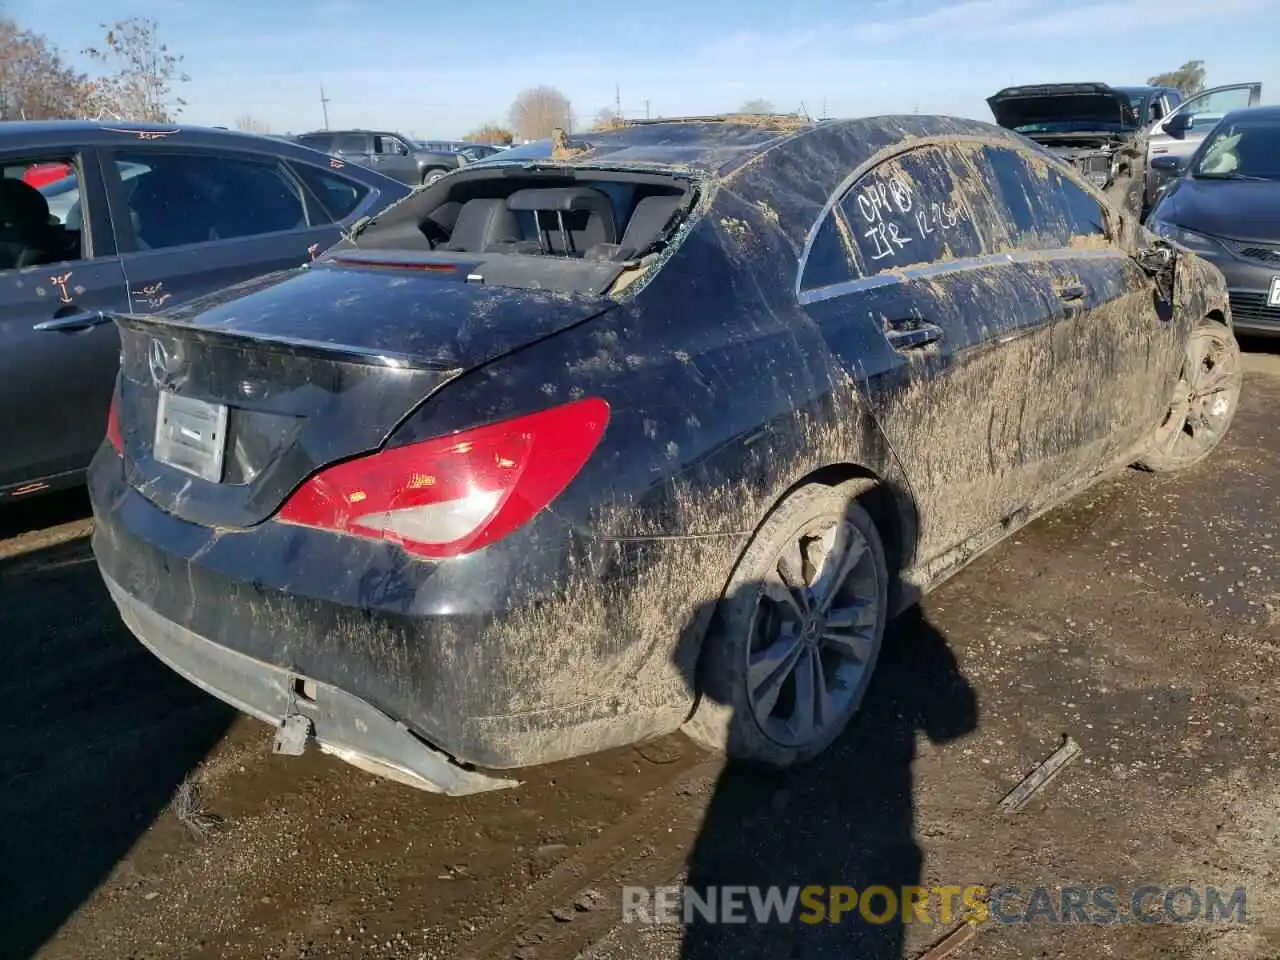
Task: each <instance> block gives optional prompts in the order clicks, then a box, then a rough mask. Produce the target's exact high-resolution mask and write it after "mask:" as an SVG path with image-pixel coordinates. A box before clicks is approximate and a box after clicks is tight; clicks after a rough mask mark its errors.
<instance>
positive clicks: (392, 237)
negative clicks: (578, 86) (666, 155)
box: [344, 152, 695, 293]
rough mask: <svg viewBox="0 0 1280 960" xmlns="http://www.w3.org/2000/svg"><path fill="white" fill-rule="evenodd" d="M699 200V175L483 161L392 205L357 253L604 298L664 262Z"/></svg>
mask: <svg viewBox="0 0 1280 960" xmlns="http://www.w3.org/2000/svg"><path fill="white" fill-rule="evenodd" d="M504 154H505V152H504ZM504 167H505V165H504ZM694 196H695V190H694V187H693V184H692V182H691V181H690V180H689V179H687V178H683V179H682V178H679V177H676V176H668V175H663V174H658V173H648V172H645V173H626V172H618V171H604V170H592V169H589V168H548V169H541V170H528V171H512V170H510V169H509V168H505V169H502V170H501V171H499V170H496V169H490V170H485V169H483V168H482V166H481V165H479V164H477V165H475V166H473V167H468V168H467V170H466V171H465V172H459V173H457V174H454V175H451V176H450V177H448V178H447V179H446V180H443V181H441V182H440V183H439V184H438V185H437V186H435V187H432V188H428V189H425V190H421V191H419V192H418V193H416V194H414V195H413V196H411V197H410V198H408V199H406V200H405V201H403V202H402V203H399V204H397V205H395V206H393V207H392V208H390V209H389V210H388V211H386V212H385V213H383V214H382V215H381V216H379V217H378V218H377V219H376V220H374V221H373V223H372V224H371V225H370V226H369V227H367V228H366V229H365V230H364V231H363V232H361V233H359V235H358V236H357V237H356V240H355V248H356V249H358V250H359V251H361V252H362V253H363V252H366V251H392V250H394V251H396V252H397V253H398V254H402V255H403V254H425V255H428V258H429V259H430V261H431V262H432V263H438V262H441V261H443V260H445V259H452V260H454V261H456V262H458V263H467V264H471V267H472V268H471V270H470V272H471V274H472V275H473V277H475V278H477V279H476V280H474V281H473V282H483V283H489V284H496V285H503V286H516V287H541V288H545V289H556V290H563V291H565V292H596V293H599V292H603V291H604V290H605V289H607V288H608V287H609V286H610V285H611V284H612V282H613V280H614V279H616V278H617V277H618V276H620V275H621V274H622V273H623V272H624V271H633V272H634V271H636V270H643V271H646V272H647V271H649V270H650V269H651V268H652V267H653V266H654V264H655V262H656V261H657V260H658V259H659V254H661V253H662V251H664V250H665V249H667V248H668V247H669V246H670V245H672V244H673V243H674V242H675V240H676V238H677V236H678V235H679V233H680V227H681V225H682V224H683V223H685V222H686V221H687V220H688V218H689V215H690V211H691V208H692V201H693V198H694ZM344 246H347V248H348V249H350V246H349V245H344ZM397 262H399V263H402V264H404V263H407V261H406V260H405V258H404V256H399V257H397Z"/></svg>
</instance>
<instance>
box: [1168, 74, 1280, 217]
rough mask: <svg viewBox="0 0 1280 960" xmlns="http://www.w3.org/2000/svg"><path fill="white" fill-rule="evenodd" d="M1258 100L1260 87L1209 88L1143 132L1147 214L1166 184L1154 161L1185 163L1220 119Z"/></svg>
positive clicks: (1239, 84)
mask: <svg viewBox="0 0 1280 960" xmlns="http://www.w3.org/2000/svg"><path fill="white" fill-rule="evenodd" d="M1261 100H1262V84H1261V83H1229V84H1226V85H1224V86H1220V87H1213V88H1211V89H1209V90H1205V91H1203V92H1201V93H1197V94H1196V95H1195V96H1193V97H1189V98H1188V99H1186V100H1184V101H1183V102H1182V103H1180V104H1178V105H1177V106H1176V107H1175V108H1174V109H1173V111H1172V112H1170V113H1169V114H1168V115H1167V116H1165V117H1163V118H1160V119H1157V120H1155V121H1154V122H1153V123H1152V125H1151V127H1150V128H1149V129H1148V131H1147V175H1146V186H1145V189H1144V202H1145V205H1146V208H1147V209H1148V210H1149V209H1150V208H1151V207H1152V206H1153V205H1154V204H1155V201H1156V194H1157V193H1158V192H1159V191H1160V187H1161V186H1162V185H1163V184H1164V183H1166V182H1167V178H1166V177H1165V175H1164V168H1166V167H1167V165H1166V164H1161V165H1160V166H1156V165H1154V164H1153V161H1154V160H1155V159H1156V158H1157V157H1181V158H1182V159H1183V160H1189V159H1190V157H1191V155H1192V154H1193V153H1195V151H1196V148H1197V147H1199V146H1200V144H1201V142H1203V140H1204V138H1205V137H1207V136H1208V135H1209V131H1211V130H1212V129H1213V128H1214V127H1215V126H1216V125H1217V123H1218V121H1219V120H1221V119H1222V118H1223V117H1224V116H1226V115H1227V114H1228V113H1232V112H1234V111H1236V110H1244V109H1246V108H1248V107H1255V106H1257V105H1258V104H1259V103H1260V102H1261Z"/></svg>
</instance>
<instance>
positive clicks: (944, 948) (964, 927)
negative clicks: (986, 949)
mask: <svg viewBox="0 0 1280 960" xmlns="http://www.w3.org/2000/svg"><path fill="white" fill-rule="evenodd" d="M977 935H978V925H977V924H976V923H971V922H969V921H968V920H966V921H965V922H964V923H962V924H960V926H958V927H956V928H955V929H954V930H952V931H951V932H950V933H948V934H947V935H946V936H945V937H943V938H942V939H941V940H939V941H938V942H937V943H935V944H934V945H933V946H932V947H930V948H929V949H928V950H926V951H925V952H924V953H922V954H920V957H919V958H918V960H943V958H944V957H949V956H951V955H952V954H953V953H955V952H956V951H957V950H959V949H960V948H961V947H963V946H964V945H965V944H966V943H968V942H969V941H970V940H972V939H973V938H974V937H976V936H977Z"/></svg>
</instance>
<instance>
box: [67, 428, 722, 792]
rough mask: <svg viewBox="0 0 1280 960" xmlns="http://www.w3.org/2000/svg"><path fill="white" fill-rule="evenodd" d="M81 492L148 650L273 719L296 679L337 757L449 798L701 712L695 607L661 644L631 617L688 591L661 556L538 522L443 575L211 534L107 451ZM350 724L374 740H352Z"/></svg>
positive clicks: (347, 551)
mask: <svg viewBox="0 0 1280 960" xmlns="http://www.w3.org/2000/svg"><path fill="white" fill-rule="evenodd" d="M89 490H90V497H91V500H92V503H93V508H94V521H95V522H94V532H93V551H94V555H95V557H96V559H97V561H98V566H99V568H100V570H101V572H102V574H103V576H104V578H105V579H106V580H107V582H108V584H109V586H110V587H111V591H112V595H113V596H114V597H115V598H116V602H117V604H118V605H119V606H120V609H121V613H122V615H123V616H124V617H125V620H126V621H127V622H128V623H129V625H130V627H131V628H132V629H133V630H134V632H135V633H136V634H137V635H138V636H139V638H140V639H141V640H142V642H143V643H145V644H146V645H147V646H148V647H150V648H151V649H152V650H154V651H155V652H156V654H157V655H158V656H160V657H161V659H164V660H166V661H167V662H169V663H170V664H171V665H172V666H173V667H174V669H176V670H177V671H178V672H179V673H182V674H183V675H184V676H187V677H188V678H189V679H191V680H192V681H193V682H195V683H197V684H198V685H199V686H201V687H203V688H205V689H206V690H208V691H209V692H211V693H213V694H214V695H216V696H218V697H221V698H222V699H224V700H227V701H228V702H230V703H232V704H234V705H235V706H237V707H238V708H239V709H241V710H244V711H245V712H246V713H250V714H252V715H254V716H257V717H259V718H261V719H263V720H266V721H267V722H269V723H271V724H273V725H278V724H280V723H281V722H282V720H284V718H285V716H286V715H287V712H288V705H289V701H288V693H289V691H290V689H291V688H292V684H293V683H294V682H295V681H297V680H306V681H309V682H310V683H312V684H313V685H314V686H315V687H316V688H317V689H318V690H320V691H322V692H324V695H325V697H326V699H327V700H329V701H330V702H332V703H334V704H335V705H337V706H335V710H337V713H336V714H335V716H334V717H329V718H326V717H324V716H321V717H320V718H319V719H320V720H322V721H324V723H323V724H322V723H321V722H315V721H313V725H314V727H315V730H316V736H317V739H319V740H320V742H321V743H322V744H328V747H327V748H328V749H331V750H334V751H336V750H338V749H339V748H341V747H344V746H345V747H348V748H350V749H351V750H352V751H353V752H355V753H356V754H359V755H361V756H364V757H373V758H380V759H381V760H382V761H384V762H388V763H392V764H400V765H401V766H403V767H404V768H405V769H407V770H409V771H410V772H411V773H414V774H415V775H416V776H418V777H420V778H422V779H424V780H426V781H428V782H432V783H435V784H436V785H437V786H441V785H446V786H447V784H448V783H451V782H455V781H456V782H459V783H461V780H458V775H457V773H456V771H457V770H463V769H464V768H469V767H471V766H477V767H482V768H488V769H497V770H502V769H513V768H518V767H525V766H531V765H534V764H539V763H545V762H549V761H553V760H559V759H564V758H567V757H573V756H579V755H582V754H586V753H592V752H595V751H597V750H603V749H607V748H609V747H614V746H621V745H624V744H628V743H634V742H636V741H638V740H641V739H645V738H647V737H651V736H656V735H660V734H663V733H667V732H670V731H672V730H675V729H676V728H677V727H679V725H680V724H681V723H682V722H683V721H684V719H685V718H686V717H687V715H688V712H689V709H690V707H691V704H692V702H693V698H692V693H691V690H692V680H691V677H690V668H688V665H687V664H686V663H685V662H684V661H683V660H680V658H678V657H677V656H676V653H677V651H676V649H675V648H676V643H677V639H678V638H679V637H680V636H681V627H682V619H681V617H682V611H683V610H684V608H685V607H686V606H688V605H690V604H689V601H686V602H685V603H681V602H680V600H679V599H677V600H676V601H675V602H674V603H673V604H672V606H671V607H670V608H668V609H666V610H663V611H658V612H660V613H661V614H662V617H661V620H660V621H659V620H658V619H657V618H656V616H655V614H654V613H652V612H651V613H650V614H649V615H650V617H651V618H653V623H654V625H655V627H656V628H660V632H655V633H654V634H641V633H640V630H641V628H643V626H644V624H643V623H641V620H642V617H640V616H638V615H636V613H635V611H636V609H637V606H638V604H639V603H640V600H642V599H645V598H644V597H637V595H636V584H637V582H638V580H639V581H643V578H645V577H650V578H653V577H657V578H665V579H659V582H657V583H653V582H650V585H649V586H650V590H651V591H653V592H655V593H656V592H661V593H662V594H666V593H668V592H669V591H666V590H662V589H661V588H662V587H663V586H665V584H666V583H667V582H670V583H671V584H672V585H673V587H676V588H678V587H680V586H682V585H683V584H685V583H687V582H691V581H689V577H688V574H687V569H685V568H684V567H682V566H681V565H680V564H678V563H674V562H672V556H673V555H672V554H671V553H670V552H669V550H668V549H667V548H664V547H661V546H659V547H657V548H655V547H652V546H651V545H648V544H646V543H637V544H627V545H624V546H621V547H619V546H617V545H614V544H608V545H603V546H602V545H600V544H596V543H594V542H589V543H586V544H583V543H580V542H578V541H579V540H580V539H581V538H579V537H577V535H575V534H573V533H572V532H571V531H570V529H569V528H568V526H567V524H565V523H564V522H563V521H561V520H559V519H557V518H556V517H555V516H554V515H552V514H550V513H549V512H544V514H543V515H540V517H539V518H538V519H537V520H536V521H535V522H533V523H531V524H530V525H529V527H528V528H527V529H526V530H523V531H521V532H520V533H519V534H518V535H513V536H512V537H510V538H508V539H507V540H505V541H503V542H501V543H499V544H495V545H494V546H492V547H490V548H487V549H486V550H483V551H480V552H478V553H476V554H473V555H471V556H470V557H468V558H466V559H465V560H464V561H448V562H441V563H433V562H428V561H421V560H413V559H410V558H408V557H407V556H406V555H405V554H404V553H403V552H402V551H400V550H399V549H398V548H395V547H392V546H390V545H387V544H380V543H374V542H371V541H361V540H357V539H355V538H351V537H344V536H339V535H335V534H329V533H325V532H321V531H315V530H308V529H304V528H301V527H296V526H291V525H288V524H281V523H277V522H274V521H267V522H265V523H262V524H259V525H258V526H256V527H252V528H249V529H246V530H237V531H227V530H214V529H210V528H206V527H202V526H199V525H197V524H191V523H188V522H186V521H183V520H181V519H179V518H177V517H174V516H173V515H171V514H168V513H166V512H165V511H163V510H161V509H160V508H159V507H157V506H156V505H155V504H153V503H151V502H150V501H149V500H147V499H146V498H145V497H144V496H142V495H141V494H140V493H138V491H136V490H134V489H132V488H131V487H130V486H129V485H128V484H127V483H126V482H125V478H124V470H123V467H122V462H121V460H120V458H119V457H118V456H117V455H116V454H115V453H114V451H113V450H111V448H110V447H109V445H106V444H104V445H103V448H102V449H101V450H100V451H99V453H98V456H97V457H96V458H95V460H94V463H93V466H92V467H91V469H90V472H89ZM712 546H714V547H715V548H716V549H717V550H719V551H723V550H724V545H723V544H718V543H717V544H709V545H708V548H707V549H710V548H711V547H712ZM596 553H600V554H601V555H602V556H596ZM676 559H679V557H676ZM670 592H673V593H678V590H673V591H670ZM691 600H692V598H690V601H691ZM649 606H652V604H651V603H650V604H649ZM344 718H346V719H344ZM378 718H381V720H379V719H378ZM356 719H359V720H360V722H362V723H365V724H366V725H368V726H369V729H370V731H371V733H370V736H372V737H373V739H372V740H363V739H359V738H356V737H355V736H354V735H352V734H351V733H350V732H349V728H350V727H352V726H353V725H355V722H356ZM382 721H386V722H389V723H391V724H393V725H396V726H399V727H401V728H402V730H401V733H400V734H392V733H389V732H387V731H388V730H389V728H388V727H387V724H386V723H384V722H382ZM375 728H376V729H377V731H378V732H377V734H376V736H375V735H374V734H373V733H372V731H374V729H375ZM335 731H336V732H335ZM406 737H407V738H409V739H406ZM413 741H416V742H417V744H418V745H420V746H422V747H424V748H425V749H426V750H428V751H431V750H434V752H435V753H437V754H438V755H440V757H441V762H442V763H445V764H449V763H450V761H452V767H448V768H445V767H440V766H439V765H437V764H436V763H435V762H434V761H431V760H428V759H425V757H428V756H429V754H424V753H423V752H422V751H421V750H418V749H416V747H414V746H413ZM388 744H393V745H394V749H393V747H392V746H388ZM397 744H398V745H397ZM397 751H399V752H397ZM415 758H416V759H415ZM348 759H353V761H354V760H357V759H358V757H349V758H348ZM447 771H454V772H447Z"/></svg>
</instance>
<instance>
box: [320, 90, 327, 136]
mask: <svg viewBox="0 0 1280 960" xmlns="http://www.w3.org/2000/svg"><path fill="white" fill-rule="evenodd" d="M320 109H321V110H322V111H324V128H325V129H326V130H328V129H329V98H328V97H326V96H325V95H324V84H323V83H322V84H320Z"/></svg>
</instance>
